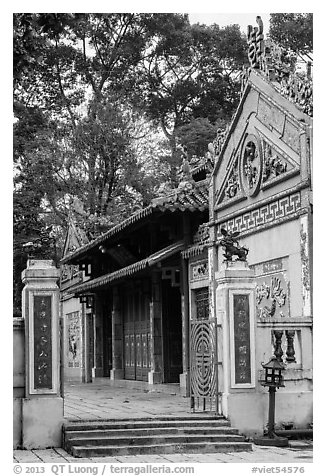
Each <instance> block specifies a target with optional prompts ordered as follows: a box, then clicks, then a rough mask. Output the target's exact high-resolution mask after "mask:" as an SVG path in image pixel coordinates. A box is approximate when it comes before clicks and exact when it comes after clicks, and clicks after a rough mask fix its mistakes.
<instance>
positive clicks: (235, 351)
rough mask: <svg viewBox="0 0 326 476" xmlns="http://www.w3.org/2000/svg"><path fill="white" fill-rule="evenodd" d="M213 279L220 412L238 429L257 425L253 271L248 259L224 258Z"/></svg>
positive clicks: (257, 392)
mask: <svg viewBox="0 0 326 476" xmlns="http://www.w3.org/2000/svg"><path fill="white" fill-rule="evenodd" d="M215 279H216V284H217V289H216V316H217V321H218V324H219V325H220V326H221V331H220V337H221V338H220V340H219V347H220V350H222V351H221V353H220V357H221V358H222V372H221V375H220V377H221V378H222V380H223V386H222V413H223V415H224V416H226V417H229V418H230V420H231V424H232V425H235V426H236V427H238V428H242V429H243V428H254V427H255V426H257V428H259V425H260V420H261V412H262V406H261V400H260V398H259V389H257V379H256V361H255V334H256V325H255V299H254V297H255V278H254V271H252V270H251V269H250V268H249V266H248V264H247V262H242V261H233V262H232V261H226V262H223V263H222V264H221V269H220V271H218V272H216V274H215ZM244 408H245V409H246V411H243V409H244Z"/></svg>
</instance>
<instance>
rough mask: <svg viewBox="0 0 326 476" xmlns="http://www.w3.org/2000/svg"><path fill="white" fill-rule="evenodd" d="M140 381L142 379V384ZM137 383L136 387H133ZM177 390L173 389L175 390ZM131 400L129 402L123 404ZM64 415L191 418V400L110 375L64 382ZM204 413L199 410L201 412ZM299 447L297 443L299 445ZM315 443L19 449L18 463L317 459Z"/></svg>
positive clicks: (237, 461)
mask: <svg viewBox="0 0 326 476" xmlns="http://www.w3.org/2000/svg"><path fill="white" fill-rule="evenodd" d="M138 383H139V382H138ZM134 386H135V387H136V388H134ZM173 390H174V389H173ZM126 401H128V403H124V402H126ZM64 415H65V418H66V419H71V420H74V421H76V420H82V419H89V420H101V419H106V420H107V419H114V418H116V419H126V418H135V417H137V418H154V417H160V416H161V417H162V416H169V417H171V416H178V417H189V416H190V415H193V413H191V412H190V403H189V399H188V398H184V397H182V396H181V395H180V394H179V393H177V392H176V391H170V392H169V387H164V386H157V387H156V386H155V391H154V390H153V391H152V390H150V391H149V390H148V389H147V388H146V386H143V385H136V383H133V382H131V383H130V382H128V385H127V386H126V387H120V386H117V385H113V384H112V382H111V381H109V380H108V379H101V380H100V381H95V382H94V383H90V384H74V385H67V384H65V399H64ZM198 415H199V414H198ZM294 446H295V445H294ZM312 456H313V452H312V448H311V442H306V444H305V443H304V442H302V443H301V444H300V445H299V447H297V446H295V447H293V448H291V447H289V448H273V447H262V446H256V445H253V451H252V452H235V453H205V454H172V455H170V454H156V455H126V456H116V457H114V456H107V457H96V458H75V457H73V456H71V455H70V454H69V453H67V452H66V451H65V450H64V449H62V448H53V449H47V450H31V451H27V450H26V451H25V450H14V453H13V461H14V462H16V463H42V462H44V463H54V462H55V463H64V462H66V463H83V462H87V463H91V462H93V463H105V462H111V463H116V464H119V463H152V462H156V463H162V464H168V463H182V462H183V463H184V462H187V463H216V464H220V463H255V462H257V463H280V464H282V463H283V464H285V463H297V464H301V463H308V462H309V463H312Z"/></svg>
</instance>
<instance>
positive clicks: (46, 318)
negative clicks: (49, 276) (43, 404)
mask: <svg viewBox="0 0 326 476" xmlns="http://www.w3.org/2000/svg"><path fill="white" fill-rule="evenodd" d="M33 308H34V313H33V314H34V315H33V327H34V388H35V389H52V385H53V384H52V325H51V317H52V296H51V295H50V296H46V295H44V296H34V306H33Z"/></svg>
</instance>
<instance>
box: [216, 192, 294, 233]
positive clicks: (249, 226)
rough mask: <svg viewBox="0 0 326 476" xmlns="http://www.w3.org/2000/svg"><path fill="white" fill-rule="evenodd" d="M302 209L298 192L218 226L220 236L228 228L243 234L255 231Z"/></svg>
mask: <svg viewBox="0 0 326 476" xmlns="http://www.w3.org/2000/svg"><path fill="white" fill-rule="evenodd" d="M300 207H301V195H300V192H296V193H293V194H292V195H288V196H286V197H282V198H280V199H278V200H275V201H274V202H271V203H268V204H266V205H264V206H262V207H260V208H256V209H254V210H251V211H249V212H247V213H244V214H243V215H239V216H236V217H234V218H231V219H230V220H227V221H225V222H223V223H220V224H219V225H218V235H220V234H221V233H220V230H221V228H226V229H227V230H228V231H240V232H242V233H243V232H247V231H250V230H254V229H256V228H258V227H260V226H262V225H266V224H268V223H273V222H276V221H277V220H279V219H281V218H284V217H288V216H291V215H293V214H295V213H296V212H298V210H300Z"/></svg>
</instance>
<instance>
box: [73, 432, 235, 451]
mask: <svg viewBox="0 0 326 476" xmlns="http://www.w3.org/2000/svg"><path fill="white" fill-rule="evenodd" d="M240 441H244V437H243V436H241V435H225V434H213V435H201V434H192V435H182V434H181V435H147V434H146V433H145V434H143V435H140V436H134V435H130V434H129V435H125V436H122V437H115V438H112V437H111V436H110V435H105V436H102V437H93V438H90V437H89V436H88V435H85V437H80V438H68V439H66V447H68V448H69V447H73V446H74V447H76V446H96V447H98V446H116V447H119V446H145V445H163V444H185V443H186V444H187V443H205V442H209V443H214V442H225V443H233V442H240Z"/></svg>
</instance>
